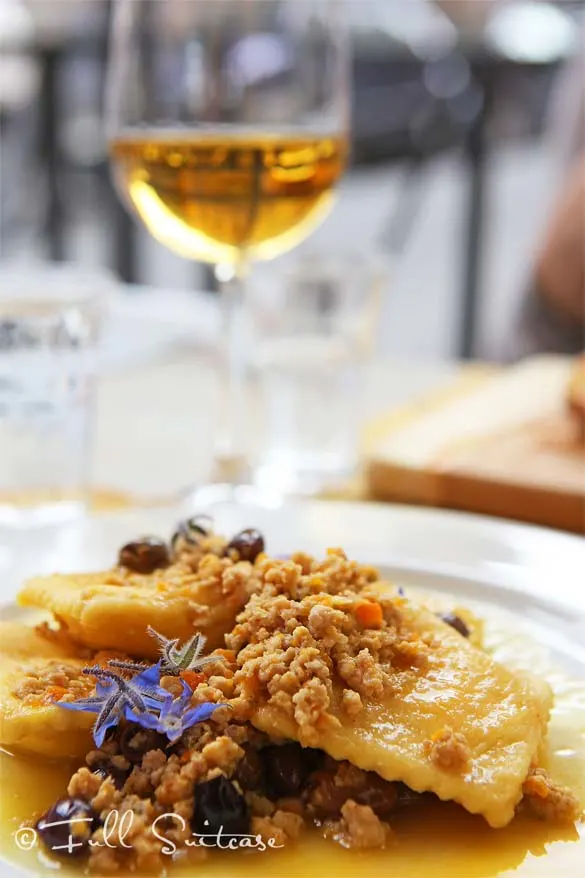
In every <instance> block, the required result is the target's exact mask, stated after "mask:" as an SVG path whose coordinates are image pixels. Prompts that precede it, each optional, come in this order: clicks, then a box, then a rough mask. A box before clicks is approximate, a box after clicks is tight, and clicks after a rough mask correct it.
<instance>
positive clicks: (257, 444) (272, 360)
mask: <svg viewBox="0 0 585 878" xmlns="http://www.w3.org/2000/svg"><path fill="white" fill-rule="evenodd" d="M383 280H384V272H383V267H382V265H381V264H380V263H379V262H378V261H376V260H374V259H372V260H368V259H367V258H363V257H361V256H358V255H351V254H347V253H346V254H315V255H309V256H306V257H304V258H303V259H302V260H301V261H300V262H298V263H297V264H296V266H295V267H294V268H293V269H291V270H289V271H288V272H287V273H286V274H284V275H283V276H281V277H279V276H278V275H276V273H275V272H274V271H272V272H270V273H268V272H265V273H264V274H263V275H258V276H256V277H255V278H254V279H253V280H252V283H251V284H250V286H251V290H250V299H249V306H248V307H249V317H250V330H251V336H252V339H251V344H250V349H251V350H252V351H253V354H252V359H251V364H250V365H251V373H252V378H253V381H252V386H253V388H254V390H253V394H252V399H253V401H255V403H256V417H255V418H254V433H253V435H252V436H251V437H250V442H251V446H252V449H251V452H250V458H251V460H252V461H253V464H254V466H253V482H254V483H255V485H256V486H257V487H258V488H260V489H263V490H268V491H276V492H281V493H283V494H293V495H295V494H296V495H315V494H318V493H321V492H323V491H326V490H337V489H339V488H342V487H343V485H344V484H345V483H346V482H347V481H348V480H349V479H350V478H351V476H352V475H353V474H354V472H355V469H356V466H357V463H358V440H359V432H360V427H361V423H362V418H363V412H362V401H363V379H364V366H365V364H366V362H367V360H368V359H369V357H370V356H371V353H372V349H373V344H374V339H375V329H376V326H377V318H378V313H379V303H380V297H381V289H382V283H383Z"/></svg>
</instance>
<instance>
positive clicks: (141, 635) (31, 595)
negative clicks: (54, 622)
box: [18, 556, 252, 659]
mask: <svg viewBox="0 0 585 878" xmlns="http://www.w3.org/2000/svg"><path fill="white" fill-rule="evenodd" d="M208 558H209V561H207V562H204V563H203V564H202V565H201V566H200V568H199V570H198V571H197V572H196V573H193V572H192V571H190V570H186V569H185V568H184V567H183V566H182V565H173V566H171V567H168V568H167V569H164V570H158V571H155V572H154V573H150V574H139V573H130V572H128V571H125V570H123V569H119V570H110V571H105V572H102V573H88V574H71V575H60V574H55V575H53V576H46V577H37V578H34V579H30V580H29V581H28V582H27V583H26V584H25V585H24V587H23V589H22V590H21V592H20V593H19V595H18V603H19V604H21V606H26V607H30V606H32V607H40V608H42V609H44V610H48V611H50V612H51V613H53V614H54V616H55V618H56V619H58V620H59V621H60V622H61V624H62V625H64V626H65V627H66V629H67V630H68V632H69V634H70V635H71V637H72V638H74V639H75V640H77V641H78V642H79V643H81V644H83V645H84V646H88V647H91V648H92V649H119V650H124V651H125V652H127V653H130V654H131V655H134V656H137V657H141V658H152V659H156V658H157V657H158V650H157V643H156V641H155V640H153V638H152V637H150V636H149V634H148V633H147V630H146V629H147V627H148V626H149V625H150V626H152V627H153V628H156V630H157V631H159V632H160V633H161V634H163V635H165V636H166V637H170V638H179V639H181V640H186V639H188V638H189V637H191V636H192V635H193V634H194V633H195V632H196V631H199V632H201V633H202V634H204V635H205V636H206V637H207V640H208V645H209V647H210V648H214V647H216V646H219V645H221V644H222V641H223V635H224V634H225V633H226V631H229V630H230V628H231V627H232V625H233V623H234V619H235V617H236V615H237V613H238V611H239V610H240V609H241V607H242V606H243V604H244V603H245V602H246V600H247V597H248V585H249V582H250V581H251V577H252V572H251V571H252V568H251V566H250V565H249V564H247V563H245V562H244V563H241V564H233V565H230V566H226V565H225V564H222V561H221V560H220V559H219V558H216V557H215V556H208Z"/></svg>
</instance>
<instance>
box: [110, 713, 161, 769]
mask: <svg viewBox="0 0 585 878" xmlns="http://www.w3.org/2000/svg"><path fill="white" fill-rule="evenodd" d="M168 743H169V742H168V740H167V738H166V737H165V736H164V735H161V734H160V732H156V731H155V730H154V729H143V728H141V727H140V726H139V725H137V724H136V723H130V724H129V725H127V726H125V727H124V728H123V729H122V731H121V732H120V734H119V737H118V747H119V749H120V753H121V754H122V756H125V757H126V759H127V760H128V762H130V763H131V764H132V765H137V764H139V763H140V762H142V757H143V756H144V754H145V753H148V751H149V750H164V749H165V748H166V746H167V744H168Z"/></svg>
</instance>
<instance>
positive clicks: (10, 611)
mask: <svg viewBox="0 0 585 878" xmlns="http://www.w3.org/2000/svg"><path fill="white" fill-rule="evenodd" d="M240 496H241V495H240ZM199 511H201V512H203V511H204V512H207V513H210V514H211V515H213V517H214V519H215V523H216V529H217V530H218V531H220V532H222V533H226V534H232V533H234V532H236V531H238V530H241V529H242V528H244V527H257V528H259V529H260V530H261V531H262V532H263V534H264V535H265V538H266V544H267V548H268V550H269V551H270V552H271V553H274V554H279V553H288V552H290V551H292V550H297V549H303V550H306V551H308V552H311V553H322V552H323V551H324V550H325V549H326V548H327V547H329V546H343V548H344V549H345V551H346V552H347V554H348V555H349V556H350V557H353V558H356V559H358V560H361V561H364V562H371V563H373V564H376V565H378V566H380V567H382V568H383V569H384V572H385V573H387V574H388V575H390V576H391V577H393V578H394V579H396V580H398V581H400V582H401V583H403V584H405V585H408V584H411V585H416V586H422V587H424V588H425V589H431V590H437V591H448V592H449V593H451V594H455V595H457V597H458V598H460V599H461V602H462V603H464V602H466V601H472V602H474V601H479V602H481V603H483V604H486V603H489V604H493V605H497V606H498V607H499V608H500V609H501V610H503V611H504V612H505V611H511V612H513V613H514V614H515V617H516V619H517V620H518V624H519V625H520V626H521V627H522V629H523V630H524V631H527V632H530V633H532V634H533V635H534V636H535V637H536V639H537V641H538V642H539V643H541V644H542V645H543V646H545V647H548V648H549V650H550V652H551V653H552V658H553V660H554V661H555V663H558V664H559V665H560V666H561V667H562V668H564V669H565V670H566V671H567V672H568V673H570V674H571V675H575V676H577V677H581V678H582V677H585V649H584V646H585V586H584V576H583V574H584V572H585V541H584V540H583V539H581V538H579V537H576V536H571V535H568V534H563V533H559V532H556V531H552V530H547V529H544V528H534V527H528V526H526V525H520V524H514V523H511V522H505V521H501V520H497V519H489V518H485V517H481V516H474V515H467V514H462V513H455V512H447V511H442V510H431V509H423V508H415V507H408V506H392V505H382V504H355V503H341V502H325V501H315V502H306V503H295V504H287V505H285V506H282V505H278V504H274V505H273V506H272V507H270V508H266V507H264V508H262V507H259V506H257V505H254V504H253V503H250V502H246V500H245V495H244V499H243V500H242V502H238V503H237V504H234V503H229V502H217V503H214V504H211V505H209V506H207V507H205V508H201V509H200V510H199ZM179 515H180V514H179V513H178V512H177V511H176V510H171V509H163V508H161V509H151V510H135V511H131V512H124V513H118V514H114V515H107V516H99V517H95V518H92V519H88V520H86V521H84V522H80V523H79V524H77V525H75V526H71V527H69V528H65V529H63V530H61V531H59V532H58V533H56V534H53V535H49V534H45V535H44V536H43V537H42V538H41V536H36V537H35V541H34V545H33V546H32V547H31V546H30V545H29V544H27V539H28V537H27V535H20V536H16V535H14V536H13V537H12V540H11V541H5V543H4V549H5V550H6V551H7V552H8V553H9V554H10V555H11V556H12V557H13V558H15V557H18V558H19V559H20V560H19V563H18V564H13V565H12V567H11V570H10V573H9V575H5V577H4V581H3V592H2V593H1V599H2V603H3V609H2V615H3V616H4V618H6V617H7V616H10V617H14V616H15V615H17V614H18V612H19V611H18V609H17V608H16V606H15V605H14V603H13V598H14V595H15V593H16V590H17V588H18V580H19V579H20V578H21V577H22V576H24V575H28V574H30V573H32V572H35V573H40V572H53V571H60V572H71V571H75V570H77V571H80V570H84V571H85V570H91V569H96V570H97V569H103V568H105V567H108V566H110V565H111V564H112V563H113V562H114V561H115V558H116V555H117V550H118V549H119V547H120V546H121V545H122V544H123V543H124V542H126V541H127V540H128V539H131V538H133V537H137V536H140V535H144V534H157V535H160V536H169V535H170V533H171V532H172V530H173V526H174V524H175V523H176V521H177V519H178V518H179ZM29 536H30V535H29ZM0 862H2V861H0ZM552 865H554V864H553V863H551V866H552ZM1 874H2V876H3V878H4V876H7V878H16V876H17V875H22V874H24V873H22V872H19V871H16V870H15V869H14V868H13V867H11V866H8V864H6V863H5V864H4V865H3V866H2V872H1Z"/></svg>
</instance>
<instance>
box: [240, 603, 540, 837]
mask: <svg viewBox="0 0 585 878" xmlns="http://www.w3.org/2000/svg"><path fill="white" fill-rule="evenodd" d="M400 603H401V613H402V619H403V623H404V625H405V627H406V628H407V629H409V630H410V631H411V632H412V634H413V635H414V636H418V637H420V638H422V639H423V640H424V641H425V642H426V644H427V647H428V652H427V658H426V661H425V662H424V663H423V664H421V665H420V666H417V665H413V666H412V667H411V668H409V669H408V672H407V673H405V672H397V671H396V669H393V668H392V667H391V666H389V665H388V666H386V667H385V668H384V666H383V665H382V667H383V669H384V670H385V671H387V673H388V674H389V675H390V676H391V678H392V680H393V687H392V690H391V692H390V693H389V694H385V695H384V696H383V697H382V698H380V699H379V700H378V699H368V700H365V701H364V705H363V709H362V710H361V711H360V712H359V713H357V715H355V716H349V715H348V714H347V711H345V710H344V709H343V703H342V701H343V699H342V688H343V687H342V683H341V681H340V680H334V681H333V699H332V704H331V706H330V708H329V712H330V713H331V714H332V715H333V716H334V717H335V718H336V719H337V720H338V723H336V724H328V723H324V724H323V727H322V728H317V732H316V739H315V742H314V744H313V745H312V746H317V747H320V748H322V749H323V750H325V751H326V752H327V753H328V754H329V755H330V756H332V757H333V758H334V759H337V760H341V759H347V760H348V761H349V762H351V763H353V764H354V765H356V766H358V767H359V768H361V769H365V770H371V771H375V772H377V773H378V774H379V775H381V776H382V777H383V778H385V779H386V780H390V781H402V782H403V783H405V784H406V785H407V786H408V787H410V789H412V790H414V791H416V792H425V791H430V792H433V793H435V794H436V795H437V796H438V797H439V798H440V799H443V800H454V801H456V802H458V803H460V804H461V805H462V806H463V807H464V808H466V809H467V810H468V811H470V812H471V813H474V814H481V815H483V816H484V818H485V819H486V821H487V822H488V823H489V824H490V826H492V827H501V826H505V825H506V824H507V823H509V822H510V820H511V819H512V818H513V816H514V810H515V807H516V805H517V804H518V802H519V801H520V799H521V798H522V784H523V782H524V781H525V779H526V777H527V775H528V773H529V770H530V767H531V765H532V763H533V762H534V761H535V759H536V756H537V752H538V748H539V745H540V744H541V741H542V739H543V736H544V733H545V730H546V726H547V722H548V718H549V712H550V708H551V706H552V691H551V689H550V687H549V686H548V684H547V683H546V682H545V681H543V680H539V679H536V678H533V677H532V676H530V675H528V674H520V673H512V672H511V671H509V670H507V669H506V668H504V667H503V666H502V665H499V664H497V663H496V662H494V661H493V660H492V659H491V658H490V657H489V656H488V655H487V654H486V653H485V652H483V651H481V650H479V649H477V648H475V647H474V646H473V645H472V644H470V643H469V642H468V641H466V640H465V639H464V638H463V637H461V635H460V634H458V633H457V632H456V631H454V630H452V629H451V628H449V626H447V625H445V624H444V623H443V622H441V621H440V620H439V619H437V618H436V617H435V616H434V615H433V614H432V613H431V612H429V611H428V610H427V609H425V608H424V607H420V606H416V605H415V604H413V603H411V602H409V601H401V602H400ZM362 700H363V699H362ZM252 722H253V724H254V725H255V726H256V727H257V728H258V729H260V730H261V731H263V732H266V733H267V734H269V735H270V736H273V737H282V738H290V739H298V738H299V727H298V725H297V724H296V723H295V721H294V719H293V718H291V716H290V715H289V714H287V712H286V711H283V710H282V709H281V708H280V707H279V706H275V704H274V703H272V704H271V703H269V700H268V699H265V700H264V703H262V704H260V705H259V706H258V707H257V708H256V709H255V711H254V713H253V716H252ZM449 738H451V739H452V740H455V741H461V742H464V744H465V749H466V759H465V760H464V762H463V764H461V765H460V766H458V767H453V766H449V765H448V764H445V765H441V764H440V763H438V762H437V761H436V760H434V759H433V758H432V752H433V747H434V745H436V744H437V743H440V742H441V741H443V740H446V741H447V742H448V740H449ZM447 746H448V745H447ZM447 762H448V760H446V763H447Z"/></svg>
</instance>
